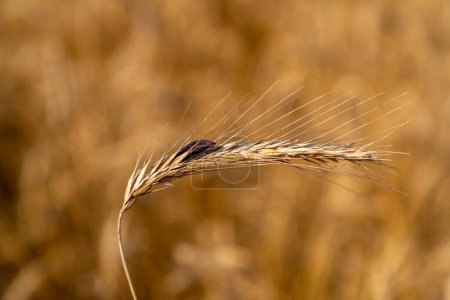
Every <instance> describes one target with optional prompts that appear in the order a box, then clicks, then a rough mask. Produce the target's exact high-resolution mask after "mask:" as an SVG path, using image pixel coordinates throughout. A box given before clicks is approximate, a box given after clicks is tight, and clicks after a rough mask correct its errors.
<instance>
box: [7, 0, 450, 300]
mask: <svg viewBox="0 0 450 300" xmlns="http://www.w3.org/2000/svg"><path fill="white" fill-rule="evenodd" d="M278 80H279V83H278V84H277V86H276V87H275V88H274V91H273V92H272V93H270V94H269V95H268V96H267V98H268V99H269V100H268V101H270V99H272V100H276V99H280V97H282V96H283V95H287V94H289V93H290V92H292V91H293V90H294V89H295V88H297V87H299V86H300V85H304V88H303V89H302V91H301V92H300V93H299V96H297V98H296V99H295V101H297V102H295V103H297V105H298V104H299V103H302V101H305V100H306V99H311V98H313V97H317V96H319V95H321V94H324V93H326V92H328V91H330V90H333V91H336V92H337V93H346V92H354V93H358V94H360V95H364V96H373V95H375V94H377V93H378V92H384V93H385V94H384V96H383V97H384V98H383V97H382V98H383V99H384V100H386V99H390V98H392V97H395V96H396V95H399V94H401V93H403V92H406V91H408V94H407V95H406V96H404V99H405V100H404V101H405V102H408V101H409V102H410V105H409V106H407V107H406V108H404V109H402V111H401V113H399V114H397V115H396V116H395V117H394V116H392V117H390V118H391V119H390V120H389V121H393V123H394V124H395V123H397V124H398V123H401V122H403V121H405V120H407V119H409V118H411V121H410V122H409V123H408V124H407V125H406V126H404V127H403V128H401V129H399V130H397V131H396V132H395V134H394V135H393V136H392V137H391V138H390V141H389V142H390V143H392V144H393V145H394V147H395V150H398V151H404V152H408V153H410V155H409V156H398V157H397V156H396V157H395V159H394V161H393V163H392V164H393V165H394V166H395V167H396V168H397V169H398V174H400V176H401V178H398V177H393V178H392V182H393V184H395V185H396V186H397V187H399V189H401V190H402V191H404V193H406V194H408V196H405V195H403V194H402V193H398V192H396V191H394V190H392V189H390V188H386V187H385V186H383V185H376V184H372V183H368V182H365V181H361V180H356V179H354V178H347V179H343V180H344V183H345V185H346V186H348V187H350V190H348V189H344V188H342V187H340V186H339V185H337V184H332V183H329V182H327V181H325V180H321V179H320V178H317V177H315V176H311V175H309V174H306V173H302V172H299V171H297V170H294V169H292V170H291V169H287V168H282V167H270V168H267V169H262V172H261V178H260V184H259V187H258V188H257V189H253V190H245V189H241V190H240V189H239V188H237V189H231V190H225V191H223V190H222V191H220V190H219V191H217V190H207V189H193V188H192V187H191V184H190V181H189V179H182V180H179V181H177V182H176V183H175V186H174V187H173V188H171V189H167V190H165V191H162V192H160V193H155V194H152V195H150V196H148V197H145V198H143V199H141V201H139V202H138V203H137V204H136V206H135V207H134V208H133V209H132V210H130V211H129V212H127V215H126V217H125V220H124V242H125V253H126V256H127V258H128V262H129V268H130V272H131V275H132V278H133V280H134V284H135V287H136V290H137V293H138V295H139V296H140V298H141V299H450V199H449V195H450V177H449V174H450V159H449V158H450V156H449V153H450V149H449V148H450V138H449V136H450V135H449V133H448V131H449V130H450V2H449V1H446V0H429V1H423V0H421V1H419V0H410V1H388V0H386V1H252V0H229V1H223V0H221V1H187V0H173V1H157V0H153V1H144V0H131V1H116V0H111V1H106V0H90V1H81V0H80V1H57V0H50V1H29V0H28V1H25V0H3V1H1V2H0V139H1V142H0V145H1V150H0V176H1V177H0V178H1V180H0V199H1V203H0V208H1V209H0V245H1V246H0V293H1V294H2V297H3V298H2V299H18V300H19V299H129V298H130V294H129V290H128V286H127V284H126V281H125V276H124V274H123V271H122V268H121V265H120V260H119V255H118V250H117V246H116V229H115V227H116V218H117V213H118V211H119V209H120V206H121V203H122V197H123V193H124V189H125V185H126V182H127V179H128V176H129V175H130V173H131V171H132V168H133V166H134V163H135V160H136V157H137V155H138V153H139V151H141V150H143V149H146V148H147V149H148V147H151V146H153V145H154V144H156V143H157V144H159V145H161V147H164V145H166V144H167V143H169V142H170V139H171V138H172V137H174V138H175V139H177V137H178V135H177V133H176V132H175V131H176V130H177V129H176V127H177V124H178V122H179V120H180V118H181V116H182V115H183V112H184V111H185V108H186V107H187V105H188V104H189V103H191V107H190V109H189V111H188V113H187V115H186V117H185V120H184V123H183V124H185V125H182V126H181V127H182V128H184V126H186V128H187V127H189V126H191V125H192V124H194V123H195V122H196V121H197V120H198V119H199V118H200V116H204V115H205V114H207V112H208V110H209V109H210V108H211V107H212V106H213V104H214V103H217V102H218V101H219V100H220V99H221V98H222V97H224V96H225V95H226V94H228V92H230V91H233V94H232V96H230V98H229V100H227V101H229V103H230V104H234V103H237V101H239V100H240V99H242V97H244V96H245V95H246V94H247V93H249V94H250V95H252V96H259V95H261V94H262V93H264V92H265V91H266V90H267V89H268V88H269V87H270V86H271V85H272V84H273V83H274V82H276V81H278ZM258 109H259V108H258ZM174 132H175V133H174ZM183 137H185V136H183ZM207 179H208V180H209V182H206V183H205V186H209V185H211V186H214V185H215V184H218V181H219V180H220V178H218V177H217V176H214V175H211V176H209V175H208V177H207ZM336 180H341V179H336ZM356 189H357V190H358V192H355V191H354V190H356ZM352 190H353V191H352Z"/></svg>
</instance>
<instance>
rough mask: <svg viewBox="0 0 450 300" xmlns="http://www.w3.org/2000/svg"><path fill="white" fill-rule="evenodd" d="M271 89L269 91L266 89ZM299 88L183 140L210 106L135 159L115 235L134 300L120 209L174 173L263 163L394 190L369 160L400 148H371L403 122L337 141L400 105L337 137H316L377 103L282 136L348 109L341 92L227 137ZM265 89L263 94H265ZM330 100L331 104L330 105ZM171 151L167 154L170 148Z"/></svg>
mask: <svg viewBox="0 0 450 300" xmlns="http://www.w3.org/2000/svg"><path fill="white" fill-rule="evenodd" d="M271 88H272V87H271ZM271 88H270V89H271ZM270 89H269V90H268V91H270ZM298 90H299V89H298ZM298 90H296V91H294V92H293V93H291V94H290V95H289V96H287V97H285V98H283V99H282V100H280V101H279V102H277V103H276V104H275V105H274V106H272V107H271V108H269V109H268V110H267V111H265V112H264V113H262V114H261V115H259V116H258V117H256V118H255V119H253V120H252V121H251V122H249V123H247V124H246V125H243V126H241V127H236V124H237V121H238V120H239V119H241V118H242V117H243V116H244V115H245V114H247V112H249V111H250V110H251V109H252V108H253V107H255V105H256V104H257V103H258V102H259V101H260V100H261V99H262V97H261V98H259V99H258V100H256V102H254V103H253V104H252V105H251V106H250V107H249V108H248V109H246V110H245V111H244V112H243V113H242V114H241V115H240V116H239V117H238V118H237V119H236V120H235V121H234V122H233V123H232V124H231V125H230V126H229V127H228V128H227V129H226V130H225V131H224V132H222V133H221V134H220V135H219V136H218V137H217V138H216V139H215V140H208V139H199V140H193V141H191V142H188V140H189V139H190V137H191V136H192V134H193V132H194V131H195V130H197V129H198V128H199V127H201V126H202V125H203V123H204V122H205V121H206V119H207V118H208V116H209V115H210V114H211V113H212V111H211V112H210V113H209V114H208V116H207V117H206V118H205V119H204V120H203V121H202V122H200V124H198V126H197V128H195V129H194V130H193V131H192V132H191V135H190V136H188V138H186V140H185V141H184V142H183V143H182V145H181V146H180V148H178V150H175V151H172V148H173V147H174V146H175V145H173V146H172V148H170V149H166V151H165V152H164V153H163V154H162V157H161V158H160V159H159V160H157V161H156V162H155V163H154V164H151V163H150V162H151V157H150V158H149V159H147V160H146V161H144V163H142V164H141V158H142V157H140V158H139V159H138V161H137V163H136V166H135V169H134V171H133V172H132V174H131V177H130V179H129V180H128V184H127V188H126V190H125V196H124V202H123V204H122V208H121V210H120V212H119V217H118V222H117V240H118V244H119V250H120V258H121V261H122V265H123V269H124V271H125V275H126V278H127V281H128V285H129V287H130V290H131V294H132V296H133V299H137V296H136V293H135V290H134V287H133V283H132V280H131V276H130V274H129V271H128V268H127V264H126V260H125V256H124V253H123V248H122V238H121V223H122V217H123V215H124V213H125V212H126V211H127V210H128V209H129V208H131V207H132V206H133V204H134V203H135V201H136V199H137V198H138V197H140V196H143V195H146V194H149V193H152V192H155V191H157V190H161V189H164V188H167V187H170V186H171V182H172V181H173V180H175V179H177V178H182V177H185V176H190V175H194V174H199V173H204V172H211V171H217V170H224V169H231V168H240V167H248V166H262V165H287V166H292V167H295V168H298V169H300V170H303V171H308V172H312V173H314V174H316V175H318V176H319V177H321V175H322V174H324V173H330V172H331V173H344V174H346V175H351V176H356V177H360V178H363V179H366V180H369V181H373V182H376V183H379V184H382V185H386V186H390V187H391V188H393V189H395V187H393V186H392V185H390V184H389V182H388V181H387V180H386V179H384V178H383V177H381V176H380V175H379V174H378V173H377V172H374V171H373V170H371V169H370V168H369V167H368V165H378V166H387V165H386V161H387V160H388V159H387V158H386V156H387V155H390V154H393V153H399V152H393V151H388V150H383V149H381V150H376V149H375V148H374V145H375V144H376V143H377V142H379V141H381V140H383V139H385V138H386V137H387V136H389V135H390V134H392V132H393V130H394V129H397V128H398V127H401V126H403V125H405V124H406V123H407V122H405V123H403V124H399V125H396V126H394V127H392V128H389V129H387V130H385V131H386V132H387V134H386V135H384V136H383V137H381V138H380V139H378V140H375V141H372V142H370V143H367V144H361V142H362V141H364V140H367V139H368V138H369V137H370V136H365V137H364V138H361V139H359V140H354V141H352V142H347V143H344V142H341V141H342V140H343V138H344V137H346V136H348V135H349V134H352V133H354V132H355V131H357V130H360V129H362V128H364V127H366V126H368V125H369V124H371V123H373V122H374V121H376V120H378V119H380V118H386V117H387V116H388V115H390V114H392V113H393V112H395V111H397V110H399V109H400V108H401V107H402V105H401V106H397V107H395V108H394V109H391V110H390V111H388V112H386V113H384V114H382V115H381V116H379V117H377V118H375V119H371V120H370V121H368V122H365V123H364V124H363V125H361V126H359V127H357V128H354V129H352V130H349V131H347V132H346V133H345V134H343V135H341V136H339V137H338V138H335V139H331V140H328V141H327V142H321V141H320V140H323V139H324V138H326V137H327V136H328V135H329V134H330V133H333V132H336V130H338V129H341V128H342V127H344V126H346V125H348V124H349V123H350V122H352V121H355V120H358V119H360V118H361V117H363V116H366V115H368V114H369V113H371V112H373V111H376V110H377V109H378V108H379V107H381V106H376V107H374V108H372V109H370V110H368V111H366V112H365V113H363V114H360V115H358V116H357V117H355V118H353V119H351V120H349V121H347V122H345V123H342V124H341V125H339V126H337V127H335V128H333V129H331V130H329V131H327V132H325V133H323V134H321V135H319V136H318V137H316V138H314V139H312V140H308V141H306V142H305V141H301V140H300V138H301V137H302V136H303V135H304V133H305V132H307V131H308V129H305V130H303V131H302V132H301V133H300V134H297V135H295V136H294V137H293V138H288V137H287V136H288V135H289V134H291V133H293V132H296V131H298V129H300V128H302V127H304V126H305V125H307V124H309V123H310V122H311V121H313V120H316V119H319V118H320V117H322V116H323V115H325V116H326V114H327V113H328V112H332V113H333V115H332V116H331V117H328V118H326V119H325V120H323V121H321V122H319V123H318V124H317V125H322V124H324V123H326V122H329V121H330V120H332V119H334V118H336V117H337V116H339V115H341V114H343V113H345V112H347V111H348V110H349V109H350V108H345V107H344V108H342V106H343V105H344V104H345V103H346V102H348V101H350V100H352V99H353V97H352V98H349V99H347V100H343V101H340V99H341V98H342V97H339V98H337V99H335V100H333V101H332V102H329V103H327V104H325V105H322V106H320V107H319V108H317V109H315V110H313V111H312V112H311V113H309V114H307V115H305V116H303V117H301V118H299V119H297V120H296V121H294V122H291V123H289V124H288V125H286V126H284V127H282V128H281V129H279V130H277V131H276V132H275V133H273V134H270V135H266V136H265V137H264V138H263V139H256V141H254V142H248V141H246V140H244V139H239V140H236V141H232V138H236V137H237V136H238V134H241V132H243V131H244V130H245V129H246V128H248V127H249V126H250V125H254V124H255V122H256V121H260V123H262V122H263V118H265V117H267V115H268V114H269V113H272V111H273V110H276V109H277V108H278V106H280V104H282V103H283V102H285V101H286V100H287V99H288V98H289V97H291V96H292V95H294V94H295V93H296V92H297V91H298ZM268 91H267V92H266V93H265V94H267V93H268ZM265 94H264V95H265ZM264 95H263V96H264ZM377 96H378V95H377ZM377 96H375V97H377ZM227 97H228V96H227ZM321 97H322V96H321ZM321 97H318V98H315V99H313V100H311V101H309V102H307V103H306V104H304V105H302V106H300V107H298V108H296V109H294V110H292V111H290V112H289V113H287V114H285V115H283V116H281V117H279V118H276V119H275V120H273V121H272V122H270V123H265V124H264V123H263V124H262V125H261V126H257V127H258V128H259V129H258V130H256V131H253V132H251V133H250V134H248V133H247V134H246V136H247V138H252V137H254V135H255V133H257V132H260V131H261V130H262V129H264V128H266V127H268V126H272V125H273V124H275V123H277V122H278V121H280V120H283V119H284V118H285V117H287V116H289V115H290V114H292V113H293V112H295V111H297V110H298V109H299V108H303V107H306V106H308V105H310V104H312V103H314V102H315V101H316V100H318V99H320V98H321ZM375 97H371V98H368V99H365V100H363V101H361V102H359V103H358V104H356V105H354V106H353V107H357V106H360V105H362V104H366V103H368V102H369V101H372V100H373V99H375ZM222 101H223V100H222ZM222 101H221V102H222ZM336 101H338V102H337V104H334V102H336ZM390 102H391V101H390ZM330 104H333V105H332V106H331V107H330ZM216 107H217V106H216ZM216 107H215V108H216ZM215 108H214V109H215ZM308 115H313V116H314V117H313V118H312V119H310V120H308V121H305V122H303V123H299V121H302V119H304V118H305V117H307V116H308ZM225 121H227V117H225V118H222V119H220V120H219V122H218V123H217V124H216V125H214V126H213V127H211V128H210V132H211V131H212V129H214V128H216V127H217V126H219V125H221V124H223V123H224V122H225ZM317 125H315V126H317ZM315 126H311V127H315ZM382 132H384V131H380V132H378V133H382ZM229 133H231V137H230V138H228V139H226V140H225V141H221V140H222V138H223V137H224V136H225V135H226V134H229ZM274 135H277V137H276V138H272V137H273V136H274ZM377 149H379V148H377ZM171 151H172V153H170V152H171ZM345 163H350V164H351V165H353V166H356V167H357V168H356V169H345V167H346V166H343V164H345ZM340 170H344V172H342V171H340Z"/></svg>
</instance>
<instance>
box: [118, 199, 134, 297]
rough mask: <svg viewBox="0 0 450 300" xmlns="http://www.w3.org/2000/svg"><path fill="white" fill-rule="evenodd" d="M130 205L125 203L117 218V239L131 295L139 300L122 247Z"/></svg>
mask: <svg viewBox="0 0 450 300" xmlns="http://www.w3.org/2000/svg"><path fill="white" fill-rule="evenodd" d="M129 208H130V206H127V205H124V206H123V207H122V208H121V209H120V212H119V217H118V218H117V241H118V243H119V251H120V259H121V260H122V266H123V269H124V271H125V276H126V277H127V281H128V285H129V287H130V291H131V295H132V296H133V299H134V300H137V297H136V292H135V291H134V287H133V281H132V280H131V276H130V273H129V272H128V267H127V262H126V260H125V255H124V254H123V248H122V217H123V214H124V213H125V212H126V211H127V209H129Z"/></svg>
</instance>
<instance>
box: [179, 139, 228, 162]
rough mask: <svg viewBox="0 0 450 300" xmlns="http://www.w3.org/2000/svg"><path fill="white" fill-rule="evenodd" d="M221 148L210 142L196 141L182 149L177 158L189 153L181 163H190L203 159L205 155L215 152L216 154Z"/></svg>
mask: <svg viewBox="0 0 450 300" xmlns="http://www.w3.org/2000/svg"><path fill="white" fill-rule="evenodd" d="M220 149H221V147H220V146H217V144H216V143H215V142H213V141H210V140H195V141H192V142H189V143H188V144H186V145H185V146H183V148H181V149H180V150H179V151H178V152H177V154H176V155H175V157H179V156H180V155H183V154H184V153H186V152H189V154H188V155H186V157H185V158H183V160H182V161H181V162H188V161H191V160H193V159H197V158H200V157H203V156H205V155H208V154H211V153H213V152H216V151H218V150H220Z"/></svg>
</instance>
